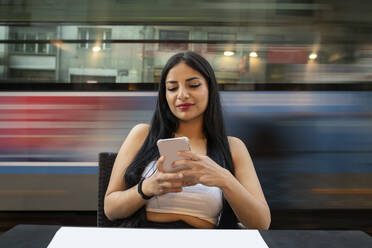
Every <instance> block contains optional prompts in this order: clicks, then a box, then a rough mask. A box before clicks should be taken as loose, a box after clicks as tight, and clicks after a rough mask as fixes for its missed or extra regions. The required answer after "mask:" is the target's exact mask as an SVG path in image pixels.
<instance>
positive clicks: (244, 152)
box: [227, 136, 251, 168]
mask: <svg viewBox="0 0 372 248" xmlns="http://www.w3.org/2000/svg"><path fill="white" fill-rule="evenodd" d="M227 139H228V141H229V145H230V151H231V157H232V159H233V162H234V165H235V168H236V167H237V166H239V165H240V164H242V163H241V162H242V161H244V164H246V163H251V157H250V155H249V152H248V149H247V147H246V146H245V144H244V142H243V141H242V140H241V139H239V138H237V137H233V136H228V137H227Z"/></svg>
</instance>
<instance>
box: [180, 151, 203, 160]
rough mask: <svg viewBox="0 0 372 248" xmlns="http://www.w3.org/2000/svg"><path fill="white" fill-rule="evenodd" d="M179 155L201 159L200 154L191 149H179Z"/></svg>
mask: <svg viewBox="0 0 372 248" xmlns="http://www.w3.org/2000/svg"><path fill="white" fill-rule="evenodd" d="M177 155H178V156H183V157H186V158H188V159H191V160H193V161H197V160H200V156H199V155H198V154H196V153H195V152H191V151H179V152H177Z"/></svg>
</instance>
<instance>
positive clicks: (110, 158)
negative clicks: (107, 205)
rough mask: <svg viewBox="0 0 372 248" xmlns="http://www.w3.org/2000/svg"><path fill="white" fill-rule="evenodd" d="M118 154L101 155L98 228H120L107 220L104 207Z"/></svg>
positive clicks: (116, 223)
mask: <svg viewBox="0 0 372 248" xmlns="http://www.w3.org/2000/svg"><path fill="white" fill-rule="evenodd" d="M116 156H117V153H107V152H106V153H100V154H99V162H98V164H99V176H98V208H97V226H99V227H112V226H118V222H116V221H110V220H109V219H107V217H106V215H105V212H104V210H103V207H104V199H105V194H106V190H107V186H108V183H109V181H110V176H111V171H112V167H113V166H114V162H115V159H116Z"/></svg>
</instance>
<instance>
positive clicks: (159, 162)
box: [156, 156, 165, 172]
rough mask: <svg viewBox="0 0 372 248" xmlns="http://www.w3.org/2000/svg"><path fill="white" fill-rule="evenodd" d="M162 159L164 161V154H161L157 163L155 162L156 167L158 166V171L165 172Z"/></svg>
mask: <svg viewBox="0 0 372 248" xmlns="http://www.w3.org/2000/svg"><path fill="white" fill-rule="evenodd" d="M164 161H165V156H161V157H160V158H159V159H158V161H157V163H156V167H157V168H158V170H159V171H161V172H165V171H164Z"/></svg>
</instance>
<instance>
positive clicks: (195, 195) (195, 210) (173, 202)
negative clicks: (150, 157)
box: [142, 161, 222, 225]
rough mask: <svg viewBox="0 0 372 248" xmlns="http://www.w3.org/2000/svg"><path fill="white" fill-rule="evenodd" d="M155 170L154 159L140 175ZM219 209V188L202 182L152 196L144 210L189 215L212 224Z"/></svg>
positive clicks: (216, 217) (220, 194)
mask: <svg viewBox="0 0 372 248" xmlns="http://www.w3.org/2000/svg"><path fill="white" fill-rule="evenodd" d="M156 170H157V168H156V161H152V162H150V163H149V164H148V165H147V167H146V168H145V170H144V172H143V174H142V176H143V177H150V176H151V175H153V174H154V173H155V172H156ZM221 210H222V191H221V189H220V188H218V187H209V186H205V185H203V184H196V185H193V186H187V187H183V190H182V192H177V193H166V194H163V195H159V196H154V197H152V198H151V199H150V200H148V201H147V203H146V211H149V212H157V213H174V214H184V215H190V216H194V217H198V218H199V219H202V220H206V221H209V222H211V223H213V224H214V225H215V224H216V223H217V221H218V217H219V214H220V212H221Z"/></svg>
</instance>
